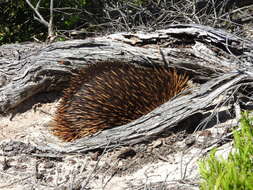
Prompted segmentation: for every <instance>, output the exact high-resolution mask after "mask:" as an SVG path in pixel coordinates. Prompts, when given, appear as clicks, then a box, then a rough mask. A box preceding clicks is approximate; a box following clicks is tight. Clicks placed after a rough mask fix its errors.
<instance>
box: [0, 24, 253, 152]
mask: <svg viewBox="0 0 253 190" xmlns="http://www.w3.org/2000/svg"><path fill="white" fill-rule="evenodd" d="M105 60H107V61H108V60H110V61H116V60H117V61H119V60H120V61H124V62H127V63H130V64H135V65H141V66H144V67H145V66H148V65H150V64H160V65H162V64H165V62H167V64H168V65H169V66H170V67H176V68H179V69H182V70H185V71H187V72H188V73H190V74H191V76H192V78H193V81H194V82H200V85H197V86H196V85H193V87H192V89H190V90H188V91H186V92H184V93H183V94H182V95H180V96H178V97H176V98H174V99H173V100H171V101H169V102H167V103H165V104H164V105H162V106H160V107H159V108H157V109H155V110H154V111H152V112H151V113H149V114H147V115H145V116H143V117H142V118H139V119H137V120H136V121H133V122H131V123H129V124H127V125H124V126H119V127H115V128H112V129H108V130H104V131H102V132H100V133H98V134H97V135H94V136H91V137H86V138H83V139H80V140H77V141H75V142H73V143H62V144H60V145H59V144H57V143H51V144H49V143H46V142H40V144H39V145H38V146H39V147H40V148H41V149H43V148H46V149H56V150H58V151H61V152H76V151H78V152H83V151H87V150H94V149H96V148H106V147H115V146H121V145H130V144H135V143H139V142H143V141H146V140H150V139H152V138H154V137H156V136H157V135H159V134H161V133H164V132H166V131H168V130H171V129H172V128H175V127H176V126H178V123H180V122H182V121H185V120H186V119H187V118H188V119H189V120H191V117H193V116H196V114H197V113H198V114H200V115H202V116H203V115H204V114H205V112H206V111H207V110H208V109H210V108H209V107H210V106H216V107H215V108H216V110H218V108H219V107H221V106H224V105H225V104H226V106H228V107H229V108H231V107H233V106H234V104H240V103H241V102H243V105H246V104H248V103H249V102H250V97H249V96H250V93H248V92H249V88H250V87H251V86H252V82H253V73H252V72H253V71H252V63H253V42H252V41H249V40H246V39H241V38H239V37H236V36H233V35H231V34H229V33H226V32H224V31H222V30H217V29H213V28H210V27H204V26H200V25H173V26H170V27H168V28H167V29H164V30H159V31H154V32H138V33H118V34H112V35H108V36H103V37H96V38H88V39H84V40H71V41H65V42H56V43H52V44H49V45H46V44H45V45H43V44H31V43H28V44H19V45H15V44H14V45H3V46H1V47H0V73H1V74H0V111H1V112H2V113H7V112H10V111H11V110H12V109H13V108H15V107H16V106H18V105H19V104H20V103H21V102H23V101H24V100H27V99H28V98H29V97H31V96H34V95H35V94H37V93H39V92H46V91H51V90H61V89H62V88H63V86H64V84H65V83H66V81H68V80H69V77H70V76H71V74H72V73H73V72H74V71H75V70H77V69H80V68H81V67H86V66H87V64H92V63H94V62H97V61H105ZM164 60H166V61H164ZM217 100H218V101H217ZM214 101H216V103H214ZM238 102H239V103H238ZM240 105H241V104H240ZM240 105H239V107H240ZM236 107H238V106H236ZM201 119H203V118H201V117H200V118H199V122H198V124H197V125H198V126H199V127H203V126H204V125H205V124H206V123H207V122H202V124H201ZM203 121H205V120H203ZM203 123H204V124H203ZM202 125H203V126H202Z"/></svg>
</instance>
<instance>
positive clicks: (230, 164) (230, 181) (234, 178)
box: [199, 112, 253, 190]
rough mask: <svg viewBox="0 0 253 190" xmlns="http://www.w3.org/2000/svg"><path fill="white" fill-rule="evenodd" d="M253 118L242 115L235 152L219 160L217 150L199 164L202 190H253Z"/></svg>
mask: <svg viewBox="0 0 253 190" xmlns="http://www.w3.org/2000/svg"><path fill="white" fill-rule="evenodd" d="M252 121H253V118H252V117H250V116H249V114H248V113H247V112H245V113H243V114H242V118H241V120H240V126H241V129H240V130H239V131H238V130H234V132H233V136H234V151H233V152H231V153H230V154H229V156H228V159H224V158H217V157H216V156H215V153H216V151H217V150H216V149H214V150H212V151H211V153H210V156H209V157H208V158H207V159H204V160H202V161H200V162H199V170H200V176H201V178H202V179H201V184H200V188H201V189H202V190H253V127H252Z"/></svg>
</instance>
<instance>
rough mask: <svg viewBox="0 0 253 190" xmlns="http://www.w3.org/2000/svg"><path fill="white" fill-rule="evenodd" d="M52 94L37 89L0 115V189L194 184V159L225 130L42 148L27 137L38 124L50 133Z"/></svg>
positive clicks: (178, 186)
mask: <svg viewBox="0 0 253 190" xmlns="http://www.w3.org/2000/svg"><path fill="white" fill-rule="evenodd" d="M57 98H58V96H57V95H54V94H43V95H38V96H37V97H34V98H33V99H32V100H29V101H27V102H25V103H23V104H22V105H21V106H19V108H17V109H16V110H15V111H14V112H13V114H10V115H5V116H1V117H0V147H1V149H0V189H31V188H35V189H94V190H99V189H105V190H107V189H108V190H114V189H115V190H121V189H122V190H123V189H180V190H181V189H182V190H183V189H185V190H186V189H187V190H191V189H198V182H199V174H198V168H197V160H198V159H200V158H201V157H202V156H203V155H204V154H205V153H206V152H207V149H205V146H206V145H208V144H210V143H212V142H214V141H215V140H216V139H217V138H220V137H221V136H222V135H224V129H225V128H227V127H228V126H229V125H225V127H224V125H223V126H216V127H215V128H211V129H208V130H205V131H199V132H197V133H195V134H194V135H192V134H187V133H185V132H180V133H178V134H172V135H170V136H169V137H163V138H159V139H157V140H155V141H154V142H150V143H148V144H138V145H135V146H133V147H121V148H117V149H116V150H105V151H103V152H100V151H97V152H89V153H86V154H71V155H67V154H51V153H49V152H41V151H38V150H36V148H34V147H33V143H32V141H33V139H35V138H39V135H38V134H41V133H40V130H42V131H43V132H44V133H45V132H46V133H50V130H48V129H47V127H46V126H47V125H46V124H47V123H48V122H49V121H50V120H51V119H52V116H53V113H54V111H55V110H56V107H57V102H58V99H57ZM228 145H229V144H226V146H228ZM206 147H210V146H206ZM230 147H231V146H230V145H229V146H228V147H226V148H225V150H229V149H230ZM209 149H210V148H209ZM223 151H224V149H223Z"/></svg>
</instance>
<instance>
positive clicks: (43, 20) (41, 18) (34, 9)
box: [26, 0, 49, 27]
mask: <svg viewBox="0 0 253 190" xmlns="http://www.w3.org/2000/svg"><path fill="white" fill-rule="evenodd" d="M26 3H27V4H28V5H29V6H30V7H31V8H32V10H33V11H34V12H35V13H36V15H37V16H38V17H35V19H36V20H37V21H39V22H40V23H41V24H44V25H45V26H46V27H48V26H49V23H48V22H47V21H46V20H45V19H44V18H43V17H42V15H41V14H40V13H39V11H38V8H39V4H40V0H39V1H38V3H37V5H36V8H35V7H34V6H33V5H32V3H31V2H30V1H29V0H26Z"/></svg>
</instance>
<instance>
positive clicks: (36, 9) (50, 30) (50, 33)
mask: <svg viewBox="0 0 253 190" xmlns="http://www.w3.org/2000/svg"><path fill="white" fill-rule="evenodd" d="M26 3H27V4H28V5H29V6H30V7H31V8H32V9H33V11H34V12H35V14H36V15H37V16H34V19H35V20H37V21H38V22H40V23H41V24H43V25H44V26H46V27H47V28H48V39H49V41H50V42H52V41H53V39H54V38H55V34H54V25H53V16H54V15H53V8H54V0H50V18H49V22H48V21H46V20H45V19H44V18H43V16H42V15H41V14H40V12H39V8H40V3H41V0H38V2H37V4H36V7H34V6H33V5H32V3H31V2H30V1H29V0H26Z"/></svg>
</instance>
